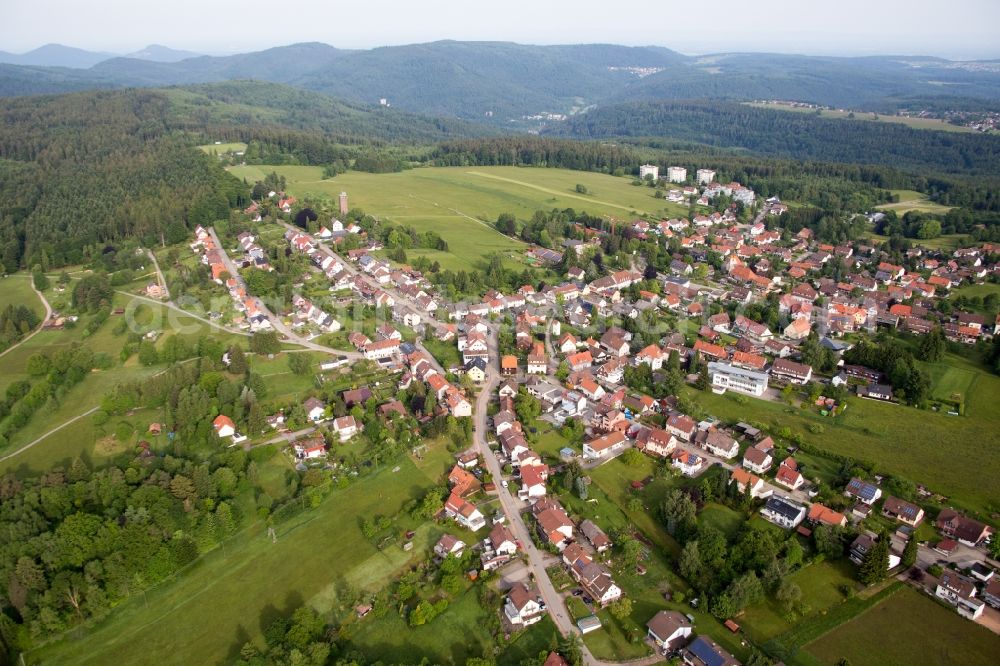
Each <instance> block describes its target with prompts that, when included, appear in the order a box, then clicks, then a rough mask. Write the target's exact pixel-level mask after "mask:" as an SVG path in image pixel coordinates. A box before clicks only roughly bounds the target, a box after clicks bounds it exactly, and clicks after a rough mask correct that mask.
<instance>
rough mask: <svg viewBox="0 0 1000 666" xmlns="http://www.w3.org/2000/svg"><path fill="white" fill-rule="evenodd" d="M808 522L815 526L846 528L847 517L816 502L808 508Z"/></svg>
mask: <svg viewBox="0 0 1000 666" xmlns="http://www.w3.org/2000/svg"><path fill="white" fill-rule="evenodd" d="M807 518H808V520H809V522H810V523H814V524H817V525H830V526H840V527H846V526H847V516H845V515H844V514H842V513H840V512H839V511H834V510H833V509H831V508H829V507H827V506H824V505H823V504H820V503H819V502H816V503H814V504H812V505H811V506H810V507H809V515H808V517H807Z"/></svg>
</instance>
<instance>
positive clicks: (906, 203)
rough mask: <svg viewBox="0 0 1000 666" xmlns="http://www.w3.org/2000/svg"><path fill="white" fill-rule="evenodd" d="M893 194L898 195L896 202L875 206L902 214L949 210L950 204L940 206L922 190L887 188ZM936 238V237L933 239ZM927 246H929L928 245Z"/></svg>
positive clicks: (924, 242) (941, 212)
mask: <svg viewBox="0 0 1000 666" xmlns="http://www.w3.org/2000/svg"><path fill="white" fill-rule="evenodd" d="M889 191H890V192H892V193H893V194H895V195H897V196H898V197H899V201H897V202H896V203H887V204H882V205H881V206H877V208H878V209H879V210H894V211H896V214H897V215H902V214H903V213H906V212H909V211H911V210H915V211H917V212H920V213H937V214H939V215H943V214H945V213H947V212H948V211H949V210H951V207H950V206H942V205H941V204H939V203H935V202H933V201H931V200H930V199H929V198H928V197H927V195H926V194H923V193H922V192H916V191H914V190H889ZM934 240H937V239H934ZM930 242H933V241H921V244H924V245H926V244H927V243H930ZM928 247H931V246H930V245H928Z"/></svg>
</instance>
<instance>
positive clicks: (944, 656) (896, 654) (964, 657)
mask: <svg viewBox="0 0 1000 666" xmlns="http://www.w3.org/2000/svg"><path fill="white" fill-rule="evenodd" d="M887 636H891V637H892V640H886V637H887ZM804 649H805V651H806V652H807V656H812V657H814V658H815V660H816V661H817V662H818V663H822V664H835V663H838V662H839V661H840V660H841V659H847V660H848V661H849V662H850V663H852V664H866V663H872V658H873V656H874V655H877V661H878V663H879V664H884V665H885V666H897V665H898V666H908V665H909V664H925V665H927V666H935V665H940V666H946V665H948V664H968V665H969V666H977V665H979V664H982V665H983V666H985V665H986V664H993V663H996V655H997V654H1000V636H997V635H996V634H994V633H992V632H991V631H990V630H989V629H987V628H985V627H981V626H979V625H977V624H976V623H974V622H970V621H969V620H966V619H964V618H962V617H961V616H959V614H958V613H956V612H955V611H954V610H953V609H950V608H946V607H944V606H942V605H941V604H939V603H937V602H936V601H933V600H931V599H930V598H928V597H926V596H924V595H923V594H921V593H920V592H917V591H916V590H914V589H912V588H910V587H906V588H905V589H903V590H900V591H899V592H897V593H896V594H894V595H892V596H891V597H889V598H888V599H886V600H885V601H883V602H882V603H880V604H878V605H877V606H875V607H874V608H871V609H870V610H868V611H867V612H865V613H863V614H862V615H859V616H857V617H855V618H854V619H853V620H851V621H849V622H847V623H845V624H842V625H840V626H839V627H837V628H836V629H834V630H833V631H831V632H829V633H828V634H826V635H825V636H822V637H821V638H819V639H817V640H815V641H813V642H812V643H809V644H808V645H806V647H805V648H804ZM991 655H992V656H991Z"/></svg>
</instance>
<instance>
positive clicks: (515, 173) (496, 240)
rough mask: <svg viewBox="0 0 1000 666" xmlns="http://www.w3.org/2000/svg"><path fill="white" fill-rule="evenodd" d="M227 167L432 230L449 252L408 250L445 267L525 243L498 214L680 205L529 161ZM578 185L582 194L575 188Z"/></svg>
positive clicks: (651, 211) (627, 183)
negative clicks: (402, 167)
mask: <svg viewBox="0 0 1000 666" xmlns="http://www.w3.org/2000/svg"><path fill="white" fill-rule="evenodd" d="M229 171H230V173H232V174H233V175H235V176H237V177H239V178H246V179H247V180H248V181H250V182H253V181H255V180H259V179H261V178H263V177H264V176H265V175H266V174H268V173H270V172H271V171H275V172H277V173H278V174H280V175H283V176H285V178H286V179H287V181H288V187H287V190H288V192H289V194H292V195H294V196H297V197H299V198H312V199H320V200H322V199H325V200H327V201H328V202H330V203H331V207H332V203H333V202H335V201H336V198H337V196H338V195H339V193H340V192H341V191H344V192H347V194H348V196H349V197H350V204H351V207H352V208H355V207H356V208H360V209H362V210H364V211H365V212H366V213H369V214H371V215H374V216H376V217H378V218H379V219H382V220H386V221H391V222H395V223H398V224H403V225H409V226H412V227H414V228H416V229H417V230H418V231H436V232H437V233H439V234H440V235H441V237H442V238H444V239H445V240H446V241H447V242H448V251H447V252H441V251H437V250H422V249H420V250H417V249H414V250H408V251H407V254H408V255H410V256H419V255H423V256H427V257H428V258H430V259H432V260H437V261H439V262H440V263H441V265H442V266H443V267H444V268H451V269H453V270H457V269H461V268H469V266H470V264H472V263H474V262H476V261H479V260H480V259H482V258H483V257H485V256H486V255H488V254H490V253H491V252H500V253H506V254H509V255H510V256H511V257H516V255H517V254H519V253H520V252H521V251H523V249H524V248H525V245H524V244H523V243H521V242H519V241H516V240H514V239H511V238H508V237H507V236H504V235H503V234H501V233H499V232H498V231H496V230H495V229H494V228H493V226H492V222H494V221H495V220H496V218H497V216H498V215H500V213H504V212H509V213H512V214H514V215H515V216H516V217H517V218H519V219H522V220H523V219H529V218H531V216H532V215H534V213H535V211H537V210H545V211H548V210H552V209H553V208H558V209H564V208H573V209H574V210H577V211H586V212H588V213H590V214H592V215H607V216H613V217H616V218H619V219H630V218H632V217H635V216H637V215H657V216H659V215H685V214H686V212H687V208H686V207H683V206H677V205H674V204H669V203H667V202H666V201H665V200H663V199H656V198H654V196H653V193H654V190H652V189H650V188H648V187H635V186H633V185H632V184H631V180H630V179H628V178H616V177H614V176H609V175H605V174H599V173H589V172H584V171H570V170H568V169H545V168H535V167H469V168H465V167H424V168H417V169H411V170H408V171H403V172H400V173H387V174H371V173H363V172H356V171H350V172H347V173H344V174H341V175H338V176H337V177H335V178H331V179H327V180H323V179H322V169H321V168H320V167H307V166H274V167H272V166H237V167H232V168H231V169H230V170H229ZM577 184H581V185H584V186H585V187H586V188H587V190H588V194H580V193H578V192H577V191H576V185H577Z"/></svg>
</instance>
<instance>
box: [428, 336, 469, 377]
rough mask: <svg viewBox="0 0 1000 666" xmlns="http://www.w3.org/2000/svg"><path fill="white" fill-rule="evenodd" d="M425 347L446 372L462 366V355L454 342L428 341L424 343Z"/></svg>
mask: <svg viewBox="0 0 1000 666" xmlns="http://www.w3.org/2000/svg"><path fill="white" fill-rule="evenodd" d="M423 345H424V349H426V350H427V351H428V352H430V354H431V356H433V357H434V358H436V359H437V362H438V363H440V364H441V367H443V368H444V369H445V370H449V369H450V368H454V367H457V366H460V365H462V355H461V354H460V353H459V351H458V345H456V344H455V343H454V342H450V341H449V342H441V341H440V340H433V339H427V340H424V341H423Z"/></svg>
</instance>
